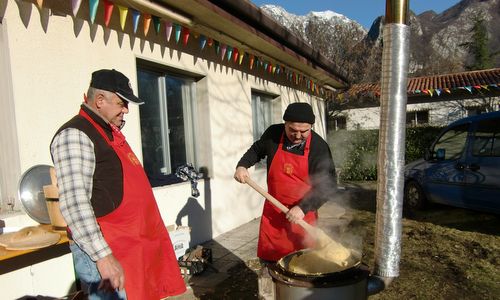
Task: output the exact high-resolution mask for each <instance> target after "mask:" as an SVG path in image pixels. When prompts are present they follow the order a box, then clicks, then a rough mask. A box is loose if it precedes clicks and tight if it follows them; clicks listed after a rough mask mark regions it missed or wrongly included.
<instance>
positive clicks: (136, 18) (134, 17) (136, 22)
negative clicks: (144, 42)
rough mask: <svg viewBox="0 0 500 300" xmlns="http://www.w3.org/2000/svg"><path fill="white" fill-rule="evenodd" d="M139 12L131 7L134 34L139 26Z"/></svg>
mask: <svg viewBox="0 0 500 300" xmlns="http://www.w3.org/2000/svg"><path fill="white" fill-rule="evenodd" d="M140 16H141V13H140V12H138V11H137V10H135V9H132V25H133V27H134V34H135V33H136V32H137V27H138V26H139V17H140Z"/></svg>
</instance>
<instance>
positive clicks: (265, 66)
mask: <svg viewBox="0 0 500 300" xmlns="http://www.w3.org/2000/svg"><path fill="white" fill-rule="evenodd" d="M267 65H268V63H267V62H265V63H264V70H266V71H267Z"/></svg>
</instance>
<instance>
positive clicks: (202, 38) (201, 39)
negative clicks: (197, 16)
mask: <svg viewBox="0 0 500 300" xmlns="http://www.w3.org/2000/svg"><path fill="white" fill-rule="evenodd" d="M206 44H207V38H206V37H205V36H204V35H203V34H202V35H200V49H201V50H203V49H204V48H205V45H206Z"/></svg>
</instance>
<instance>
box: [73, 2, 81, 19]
mask: <svg viewBox="0 0 500 300" xmlns="http://www.w3.org/2000/svg"><path fill="white" fill-rule="evenodd" d="M81 4H82V0H71V10H72V11H73V16H74V17H76V14H77V13H78V10H79V9H80V5H81Z"/></svg>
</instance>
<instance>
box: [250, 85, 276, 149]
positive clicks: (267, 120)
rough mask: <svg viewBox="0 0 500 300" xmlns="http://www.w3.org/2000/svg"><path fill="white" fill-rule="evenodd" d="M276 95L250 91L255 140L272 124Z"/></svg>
mask: <svg viewBox="0 0 500 300" xmlns="http://www.w3.org/2000/svg"><path fill="white" fill-rule="evenodd" d="M275 98H276V97H274V96H272V95H269V94H265V93H260V92H256V91H252V124H253V140H254V141H256V140H258V139H259V138H260V136H261V135H262V134H263V133H264V131H265V130H266V129H267V127H269V126H270V125H272V124H273V114H274V108H273V103H274V101H273V100H274V99H275Z"/></svg>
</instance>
